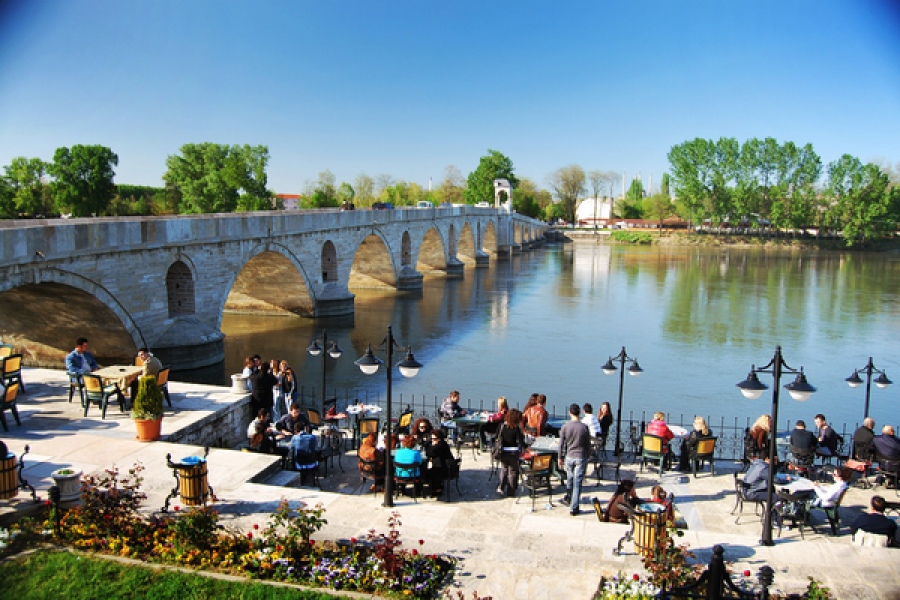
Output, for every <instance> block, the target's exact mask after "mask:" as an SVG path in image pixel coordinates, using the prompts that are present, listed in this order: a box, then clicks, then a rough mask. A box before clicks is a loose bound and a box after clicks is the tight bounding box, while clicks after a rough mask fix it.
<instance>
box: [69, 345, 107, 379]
mask: <svg viewBox="0 0 900 600" xmlns="http://www.w3.org/2000/svg"><path fill="white" fill-rule="evenodd" d="M99 370H100V365H98V364H97V361H96V360H94V355H93V354H91V353H90V351H89V350H88V340H87V338H83V337H80V338H78V340H76V341H75V349H74V350H72V351H71V352H69V353H68V354H67V355H66V372H68V373H72V374H73V375H74V374H83V373H92V372H94V371H99Z"/></svg>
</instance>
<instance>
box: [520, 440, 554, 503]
mask: <svg viewBox="0 0 900 600" xmlns="http://www.w3.org/2000/svg"><path fill="white" fill-rule="evenodd" d="M552 464H553V455H552V454H536V455H534V456H532V457H531V464H530V465H529V466H528V467H526V468H524V469H522V471H521V473H520V474H521V476H522V484H521V485H520V486H519V489H522V488H526V489H528V495H529V496H531V512H534V504H535V500H536V499H537V492H538V490H539V489H545V490H547V495H548V496H549V500H548V503H549V504H550V506H553V486H552V485H550V476H551V475H552V474H553V468H552ZM519 498H521V496H519V497H517V498H516V504H518V503H519Z"/></svg>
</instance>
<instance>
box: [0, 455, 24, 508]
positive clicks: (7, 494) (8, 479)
mask: <svg viewBox="0 0 900 600" xmlns="http://www.w3.org/2000/svg"><path fill="white" fill-rule="evenodd" d="M18 467H19V461H17V460H16V455H15V454H13V453H12V452H10V453H9V454H7V455H6V457H5V458H3V459H0V500H8V499H10V498H15V497H16V496H18V495H19V480H18V477H17V476H16V469H18Z"/></svg>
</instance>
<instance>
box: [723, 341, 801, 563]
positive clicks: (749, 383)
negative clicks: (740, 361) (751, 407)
mask: <svg viewBox="0 0 900 600" xmlns="http://www.w3.org/2000/svg"><path fill="white" fill-rule="evenodd" d="M785 372H786V373H798V375H797V378H796V379H795V380H794V381H792V382H791V383H789V384H787V385H785V386H784V389H786V390H787V391H788V393H789V394H790V395H791V398H793V399H794V400H796V401H798V402H803V401H805V400H808V399H809V396H810V394H812V393H813V392H815V391H816V388H814V387H813V386H811V385H809V383H808V382H807V381H806V375H804V374H803V367H800V369H799V370H797V369H792V368H791V367H789V366H788V364H787V363H786V362H784V358H783V357H782V355H781V346H777V347H776V348H775V356H774V357H773V358H772V360H771V361H769V364H767V365H766V366H764V367H762V368H761V369H757V368H756V365H751V367H750V374H749V375H747V379H745V380H744V381H742V382H740V383H739V384H737V387H738V388H740V390H741V393H742V394H743V395H744V396H745V397H746V398H749V399H750V400H756V399H757V398H759V397H760V396H762V393H763V392H764V391H765V390H767V389H769V386H767V385H766V384H764V383H762V382H761V381H760V380H759V378H758V377H757V376H756V374H757V373H769V374H771V375H773V376H774V378H775V387H774V388H773V389H772V425H771V427H770V431H769V469H768V473H769V474H768V479H767V482H766V514H765V515H764V516H763V530H762V539H761V540H760V544H762V545H763V546H772V545H773V544H774V542H773V541H772V506H773V495H774V490H775V467H776V464H777V456H778V453H777V448H776V446H777V445H778V444H777V441H776V437H777V430H778V391H779V390H778V388H779V386H780V385H781V375H782V373H785Z"/></svg>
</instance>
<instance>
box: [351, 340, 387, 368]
mask: <svg viewBox="0 0 900 600" xmlns="http://www.w3.org/2000/svg"><path fill="white" fill-rule="evenodd" d="M354 364H357V365H359V370H360V371H362V372H363V373H364V374H365V375H374V374H375V373H377V372H378V367H380V366H381V365H382V364H383V362H382V361H381V359H380V358H378V357H376V356H375V355H374V354H372V346H371V345H370V346H369V347H368V348H366V353H365V354H363V356H362V358H360V359H358V360H356V361H354Z"/></svg>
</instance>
